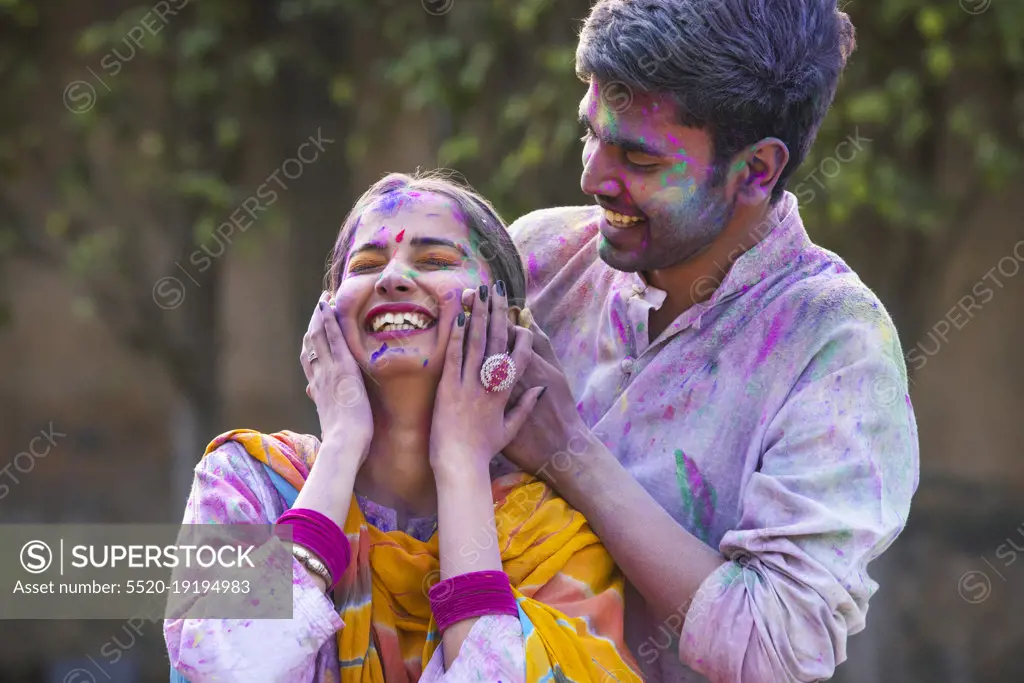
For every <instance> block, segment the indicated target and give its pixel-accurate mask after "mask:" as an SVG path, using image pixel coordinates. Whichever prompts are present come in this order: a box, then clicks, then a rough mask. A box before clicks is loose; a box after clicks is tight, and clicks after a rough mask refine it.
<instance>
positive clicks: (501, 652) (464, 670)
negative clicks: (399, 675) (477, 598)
mask: <svg viewBox="0 0 1024 683" xmlns="http://www.w3.org/2000/svg"><path fill="white" fill-rule="evenodd" d="M420 681H421V683H434V682H435V681H446V682H448V683H459V682H461V681H473V682H474V683H475V682H476V681H501V683H525V681H526V649H525V645H524V643H523V627H522V625H521V624H520V623H519V619H518V618H516V617H512V616H508V615H506V614H502V615H498V616H489V617H480V619H478V620H477V622H476V623H475V624H473V628H472V629H470V631H469V635H468V636H466V640H464V641H463V643H462V648H461V649H460V650H459V656H458V657H456V658H455V661H454V662H452V665H451V666H450V667H449V668H448V671H445V669H444V648H442V647H439V648H437V649H436V650H435V651H434V656H433V657H431V658H430V662H429V663H428V664H427V668H426V669H424V671H423V676H422V677H420Z"/></svg>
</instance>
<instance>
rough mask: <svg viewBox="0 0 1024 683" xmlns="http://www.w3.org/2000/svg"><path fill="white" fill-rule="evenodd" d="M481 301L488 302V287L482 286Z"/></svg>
mask: <svg viewBox="0 0 1024 683" xmlns="http://www.w3.org/2000/svg"><path fill="white" fill-rule="evenodd" d="M480 301H487V285H480Z"/></svg>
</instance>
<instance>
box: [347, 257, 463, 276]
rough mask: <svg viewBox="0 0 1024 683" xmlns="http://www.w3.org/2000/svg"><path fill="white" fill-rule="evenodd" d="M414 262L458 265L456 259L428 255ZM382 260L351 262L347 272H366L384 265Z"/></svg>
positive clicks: (433, 266) (445, 265) (431, 265)
mask: <svg viewBox="0 0 1024 683" xmlns="http://www.w3.org/2000/svg"><path fill="white" fill-rule="evenodd" d="M416 264H417V265H420V266H427V267H430V268H440V269H447V268H453V267H455V266H456V265H458V261H457V260H455V259H450V258H442V257H437V256H428V257H425V258H420V259H417V260H416ZM384 265H385V264H384V262H383V261H358V262H355V263H352V264H350V265H349V267H348V272H349V273H353V274H358V273H368V272H370V271H372V270H376V269H378V268H383V267H384Z"/></svg>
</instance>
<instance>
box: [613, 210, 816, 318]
mask: <svg viewBox="0 0 1024 683" xmlns="http://www.w3.org/2000/svg"><path fill="white" fill-rule="evenodd" d="M755 233H759V234H760V239H759V240H758V242H757V244H755V245H754V246H753V247H751V248H750V249H748V250H747V251H745V252H744V253H742V254H740V256H739V257H737V258H736V260H735V261H734V262H733V264H732V267H731V268H729V269H728V272H727V273H726V276H725V279H723V280H722V283H721V284H720V285H719V286H718V288H717V289H716V290H715V291H714V293H712V295H711V298H710V299H708V300H707V301H705V302H703V303H700V304H697V305H696V306H694V307H693V309H691V310H694V309H700V311H701V312H703V311H706V310H707V309H709V308H711V307H712V306H717V305H718V304H720V303H724V302H725V301H728V300H731V299H733V298H735V297H737V296H739V295H740V294H742V293H744V292H746V291H747V290H748V289H750V288H751V287H753V286H754V285H756V284H757V283H759V282H761V281H762V280H764V279H765V278H766V277H768V276H769V275H770V274H771V273H773V272H778V271H779V270H781V269H783V268H785V266H786V265H787V264H789V263H792V262H793V260H794V259H796V258H798V257H799V253H800V251H801V250H802V249H803V248H804V247H806V246H807V245H808V244H809V243H810V238H809V237H808V236H807V230H806V229H805V228H804V224H803V221H802V220H801V218H800V211H799V208H798V206H797V199H796V196H795V195H794V194H793V193H792V192H784V193H783V195H782V198H781V199H780V200H779V202H778V204H776V205H775V206H774V207H772V208H771V209H770V210H769V211H768V214H767V216H765V219H764V221H762V223H761V224H760V225H759V226H758V228H757V230H756V231H755ZM726 267H728V264H723V265H722V269H723V270H724V269H725V268H726ZM628 275H629V278H628V283H629V285H630V286H634V285H636V286H638V287H640V288H642V290H643V293H644V295H643V299H644V300H645V301H646V302H647V303H648V304H651V305H652V306H653V308H655V309H657V308H659V307H660V306H661V305H662V303H664V301H665V298H666V296H668V294H667V293H666V292H665V291H664V290H662V289H658V288H657V287H655V286H653V285H651V284H648V282H647V281H646V280H645V279H644V277H643V275H642V274H640V273H639V272H637V273H629V274H628Z"/></svg>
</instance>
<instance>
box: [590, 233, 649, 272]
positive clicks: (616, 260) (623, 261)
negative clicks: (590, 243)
mask: <svg viewBox="0 0 1024 683" xmlns="http://www.w3.org/2000/svg"><path fill="white" fill-rule="evenodd" d="M597 255H598V256H600V257H601V260H602V261H604V262H605V263H606V264H607V265H608V267H610V268H614V269H615V270H619V271H622V272H623V273H637V272H639V271H641V270H648V269H649V267H648V266H647V264H646V261H647V259H646V258H645V257H646V255H645V254H644V253H643V252H635V251H623V250H621V249H616V248H615V246H613V245H612V243H611V242H609V241H608V240H606V239H602V240H601V241H600V242H599V243H598V246H597Z"/></svg>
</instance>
